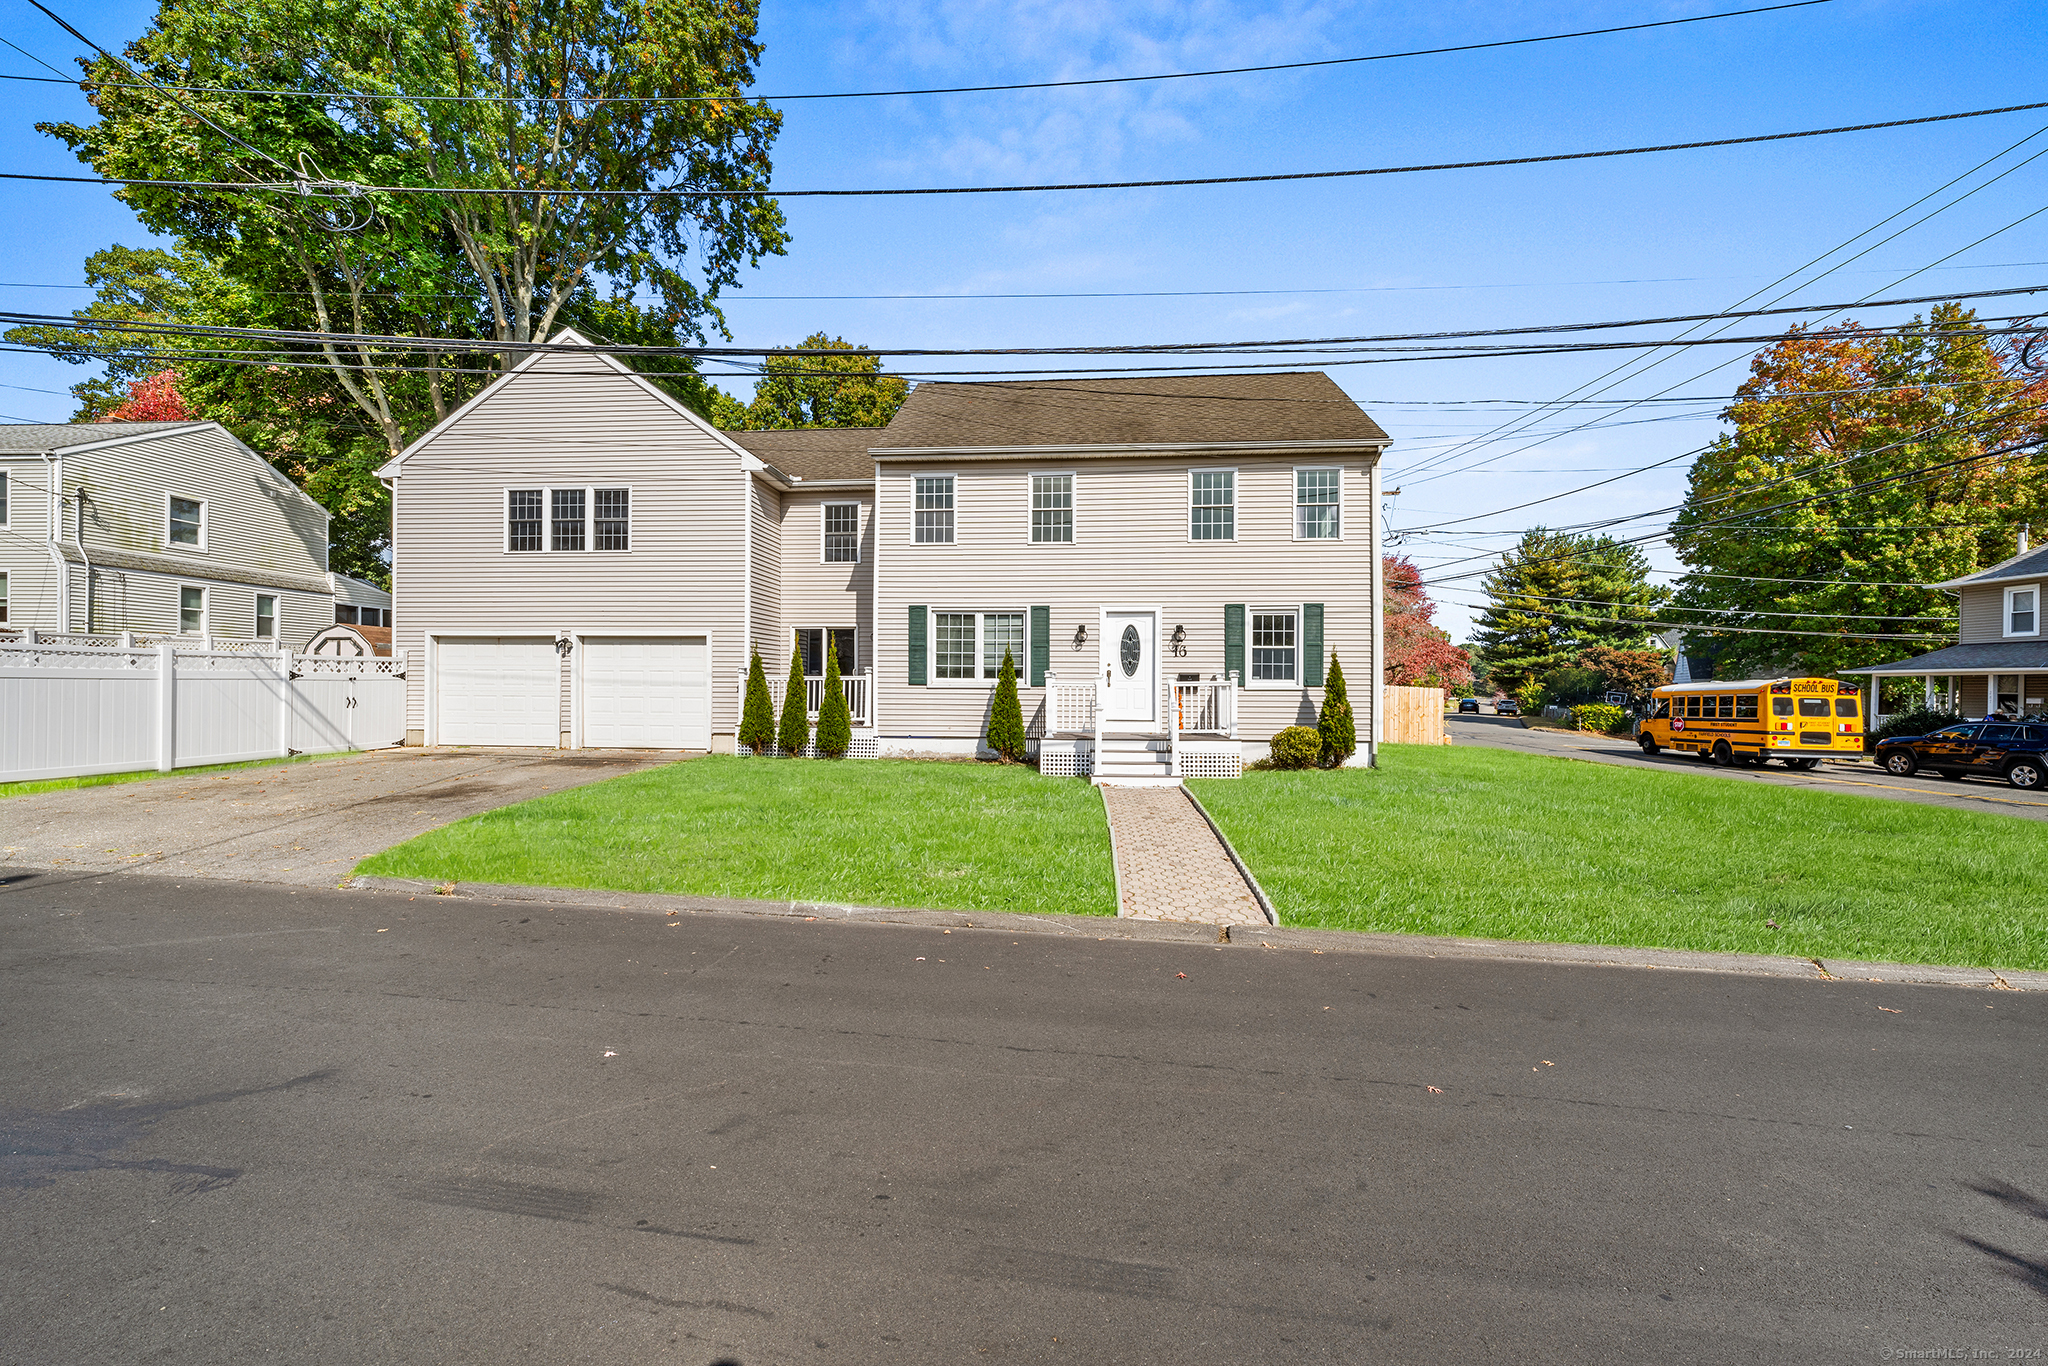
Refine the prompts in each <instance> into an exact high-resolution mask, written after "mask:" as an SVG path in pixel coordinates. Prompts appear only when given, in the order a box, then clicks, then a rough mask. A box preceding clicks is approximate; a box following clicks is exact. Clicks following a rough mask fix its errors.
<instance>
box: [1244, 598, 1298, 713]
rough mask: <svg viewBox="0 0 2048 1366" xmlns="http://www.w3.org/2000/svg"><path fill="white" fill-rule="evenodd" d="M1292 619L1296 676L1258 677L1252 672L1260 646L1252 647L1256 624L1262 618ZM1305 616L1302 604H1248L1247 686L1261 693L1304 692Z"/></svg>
mask: <svg viewBox="0 0 2048 1366" xmlns="http://www.w3.org/2000/svg"><path fill="white" fill-rule="evenodd" d="M1277 616H1291V617H1293V618H1294V677H1292V678H1286V679H1280V678H1259V677H1257V676H1256V675H1255V674H1254V673H1253V665H1252V652H1253V651H1254V650H1255V649H1257V648H1258V647H1257V646H1256V645H1254V644H1253V638H1254V635H1255V633H1256V631H1257V627H1256V626H1255V625H1254V623H1255V622H1256V621H1257V619H1258V618H1260V617H1277ZM1302 616H1303V612H1302V610H1301V604H1300V603H1298V602H1296V603H1258V604H1247V605H1246V607H1245V609H1244V674H1245V676H1244V680H1243V682H1244V686H1245V687H1247V688H1251V689H1254V690H1256V691H1259V692H1302V691H1305V690H1306V689H1307V687H1308V685H1307V684H1305V683H1303V682H1302V658H1301V654H1302V639H1301V634H1302Z"/></svg>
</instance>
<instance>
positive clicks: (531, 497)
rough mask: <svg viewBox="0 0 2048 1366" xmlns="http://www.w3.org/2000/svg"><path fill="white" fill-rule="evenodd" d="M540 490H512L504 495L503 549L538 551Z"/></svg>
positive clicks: (541, 495)
mask: <svg viewBox="0 0 2048 1366" xmlns="http://www.w3.org/2000/svg"><path fill="white" fill-rule="evenodd" d="M544 496H545V495H544V494H543V493H542V491H541V490H540V489H513V490H512V491H511V492H510V493H509V494H507V495H505V509H506V510H505V549H507V550H539V549H540V509H541V499H542V498H543V497H544Z"/></svg>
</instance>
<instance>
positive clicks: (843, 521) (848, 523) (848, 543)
mask: <svg viewBox="0 0 2048 1366" xmlns="http://www.w3.org/2000/svg"><path fill="white" fill-rule="evenodd" d="M825 563H826V564H859V563H860V504H859V503H827V504H825Z"/></svg>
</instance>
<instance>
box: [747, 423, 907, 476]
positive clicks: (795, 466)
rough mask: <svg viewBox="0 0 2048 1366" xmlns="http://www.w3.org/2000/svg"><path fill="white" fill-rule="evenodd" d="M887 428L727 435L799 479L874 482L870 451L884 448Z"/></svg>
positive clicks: (811, 428) (873, 463) (808, 428)
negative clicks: (883, 439)
mask: <svg viewBox="0 0 2048 1366" xmlns="http://www.w3.org/2000/svg"><path fill="white" fill-rule="evenodd" d="M886 430H887V429H886V428H883V427H806V428H803V429H802V430H800V431H789V432H727V433H726V435H727V436H729V437H731V438H732V439H733V440H734V441H737V442H738V443H739V444H740V445H741V446H742V447H744V448H745V449H747V450H749V451H752V452H753V453H754V454H755V455H758V456H760V457H761V458H762V459H763V460H766V461H767V462H768V463H769V464H771V465H773V466H775V468H776V469H778V470H781V471H782V472H783V473H784V474H793V475H795V476H796V477H797V478H799V479H873V478H874V477H875V462H874V458H873V457H872V456H870V455H869V454H868V447H870V446H879V445H882V444H884V443H883V442H882V440H881V436H882V433H883V432H884V431H886Z"/></svg>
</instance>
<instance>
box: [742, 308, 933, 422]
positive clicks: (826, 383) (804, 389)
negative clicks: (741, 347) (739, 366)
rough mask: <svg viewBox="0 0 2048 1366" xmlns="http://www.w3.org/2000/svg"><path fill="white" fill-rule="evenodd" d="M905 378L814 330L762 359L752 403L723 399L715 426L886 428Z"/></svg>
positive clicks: (906, 387) (906, 389) (904, 392)
mask: <svg viewBox="0 0 2048 1366" xmlns="http://www.w3.org/2000/svg"><path fill="white" fill-rule="evenodd" d="M797 350H806V351H845V352H848V353H849V354H847V355H844V356H831V355H826V356H804V355H797V354H794V352H795V351H797ZM908 397H910V384H909V382H908V381H907V380H903V379H899V378H897V377H896V376H894V375H885V374H883V373H882V358H881V357H880V356H876V355H871V354H868V353H865V352H862V351H859V350H856V349H855V345H854V343H852V342H849V341H847V340H846V339H845V338H843V337H828V336H826V335H825V334H824V333H823V332H813V333H812V334H811V335H810V336H808V337H805V338H804V339H803V340H802V341H801V342H799V343H797V346H796V347H794V348H792V349H791V351H788V352H773V353H770V354H769V356H768V357H767V364H766V365H765V366H764V367H763V373H762V376H761V380H760V382H759V383H758V384H756V385H755V386H754V397H753V401H752V402H750V403H747V404H744V405H742V404H740V403H738V402H735V401H733V400H730V399H728V400H727V401H726V404H725V406H723V407H721V409H720V412H719V425H720V426H723V427H728V428H734V429H751V430H754V431H772V430H786V429H790V428H796V427H886V426H888V425H889V419H890V418H892V417H894V416H896V410H897V409H898V408H901V407H902V406H903V400H904V399H906V398H908Z"/></svg>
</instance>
